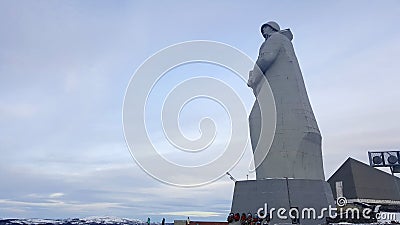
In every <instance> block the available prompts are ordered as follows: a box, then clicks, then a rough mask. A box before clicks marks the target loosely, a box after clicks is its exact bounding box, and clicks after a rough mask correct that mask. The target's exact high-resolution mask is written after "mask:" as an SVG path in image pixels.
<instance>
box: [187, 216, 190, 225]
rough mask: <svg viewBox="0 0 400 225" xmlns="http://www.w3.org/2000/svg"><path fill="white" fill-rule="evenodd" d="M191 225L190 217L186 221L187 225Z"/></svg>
mask: <svg viewBox="0 0 400 225" xmlns="http://www.w3.org/2000/svg"><path fill="white" fill-rule="evenodd" d="M189 224H190V219H189V217H188V218H187V220H186V225H189Z"/></svg>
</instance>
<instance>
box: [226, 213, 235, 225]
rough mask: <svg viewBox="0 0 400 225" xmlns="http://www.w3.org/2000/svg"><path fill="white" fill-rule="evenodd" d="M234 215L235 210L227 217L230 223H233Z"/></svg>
mask: <svg viewBox="0 0 400 225" xmlns="http://www.w3.org/2000/svg"><path fill="white" fill-rule="evenodd" d="M233 217H234V215H233V212H231V213H229V216H228V218H227V219H226V220H227V221H228V223H232V222H233Z"/></svg>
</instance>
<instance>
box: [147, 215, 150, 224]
mask: <svg viewBox="0 0 400 225" xmlns="http://www.w3.org/2000/svg"><path fill="white" fill-rule="evenodd" d="M147 225H150V217H147Z"/></svg>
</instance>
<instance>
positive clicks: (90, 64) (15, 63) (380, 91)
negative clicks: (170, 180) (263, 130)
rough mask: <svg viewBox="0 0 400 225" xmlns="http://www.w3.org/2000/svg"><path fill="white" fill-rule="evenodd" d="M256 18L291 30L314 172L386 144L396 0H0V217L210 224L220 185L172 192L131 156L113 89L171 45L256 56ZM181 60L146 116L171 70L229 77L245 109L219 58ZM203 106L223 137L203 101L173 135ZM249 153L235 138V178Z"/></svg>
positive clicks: (193, 131) (223, 204) (396, 125)
mask: <svg viewBox="0 0 400 225" xmlns="http://www.w3.org/2000/svg"><path fill="white" fill-rule="evenodd" d="M269 20H275V21H277V22H279V24H280V25H281V27H282V28H291V30H292V32H293V34H294V40H293V44H294V47H295V50H296V53H297V57H298V59H299V62H300V66H301V68H302V72H303V76H304V80H305V83H306V87H307V90H308V94H309V97H310V101H311V104H312V107H313V109H314V113H315V115H316V118H317V121H318V123H319V127H320V130H321V132H322V136H323V156H324V168H325V176H326V178H329V176H330V175H332V173H333V172H334V171H335V170H336V169H337V168H338V167H339V166H340V164H341V163H342V162H343V161H345V160H346V158H347V157H353V158H355V159H358V160H360V161H363V162H367V151H368V150H387V149H399V148H400V139H399V136H400V118H399V115H400V106H399V99H400V89H399V88H398V87H399V84H400V74H399V71H400V63H399V62H398V61H399V59H400V42H399V40H400V31H399V29H398V28H396V27H398V21H400V2H399V1H396V0H393V1H390V0H385V1H378V0H376V1H369V2H368V4H366V3H365V1H324V2H321V1H307V2H306V3H298V2H293V1H279V2H278V1H274V2H272V1H253V2H252V3H251V4H250V3H245V2H244V1H243V3H232V2H231V1H218V2H217V3H216V2H214V1H199V2H197V3H194V2H191V3H190V2H187V1H167V2H145V1H142V2H138V1H137V2H135V1H117V2H112V1H1V2H0V32H1V35H0V153H1V155H0V218H5V217H45V218H66V217H85V216H93V215H111V216H121V217H130V218H138V219H142V220H145V219H146V218H147V217H151V218H152V220H153V221H161V218H162V217H165V218H167V221H172V220H173V219H183V218H186V217H187V216H190V217H191V218H192V219H193V220H195V219H201V220H224V219H225V217H226V215H227V213H228V211H229V208H230V204H231V198H232V193H233V187H234V184H233V182H232V181H231V180H230V179H229V178H228V177H226V176H225V177H222V178H220V179H219V180H217V181H215V182H213V183H211V184H208V185H203V186H199V187H195V188H182V187H176V186H171V185H167V184H164V183H162V182H159V181H158V180H156V179H154V178H152V177H151V176H149V175H148V174H147V173H145V172H144V171H143V170H142V169H141V168H140V167H139V166H138V165H137V164H136V163H135V161H134V160H133V159H132V157H131V154H130V152H129V149H128V147H127V145H126V143H125V139H124V132H123V124H122V107H123V100H124V95H125V91H126V88H127V86H128V84H129V81H130V79H131V76H132V75H133V74H134V72H135V70H136V69H137V68H138V67H139V66H140V65H141V64H142V63H143V62H144V61H145V60H146V59H147V58H148V57H150V56H151V55H153V54H154V53H156V52H157V51H159V50H160V49H163V48H165V47H167V46H170V45H173V44H176V43H179V42H182V41H190V40H212V41H218V42H223V43H226V44H229V45H231V46H234V47H235V48H237V49H239V50H241V51H243V52H244V53H245V54H247V55H249V56H250V57H251V58H252V59H256V57H257V53H258V49H259V46H260V44H261V43H262V41H263V39H262V37H261V35H260V33H259V29H260V25H261V24H263V23H264V22H266V21H269ZM190 66H193V65H188V67H187V68H186V69H185V68H183V67H182V68H181V69H179V68H178V69H177V70H176V71H175V72H174V71H171V76H170V77H171V79H168V76H164V77H163V79H164V80H163V81H161V80H160V83H159V85H158V87H155V88H154V89H153V92H152V93H151V95H150V96H149V100H151V98H153V102H152V104H150V106H148V107H149V110H148V111H150V113H149V115H148V118H151V116H154V118H156V117H157V116H159V114H160V112H156V111H157V110H161V106H160V104H161V101H157V99H158V98H157V96H158V95H165V94H166V93H168V91H167V90H168V87H174V86H173V85H175V84H173V82H180V81H181V79H183V78H179V79H176V77H177V76H178V77H179V76H180V75H181V76H183V77H185V79H186V78H190V77H191V76H199V75H207V76H214V77H216V78H218V79H221V80H223V81H224V82H226V83H229V84H232V88H233V89H235V90H236V91H237V93H239V94H240V96H241V98H242V103H243V105H244V106H245V107H246V110H247V112H248V111H249V110H250V107H251V105H252V102H253V101H254V98H253V96H252V93H251V90H250V89H248V88H247V87H246V86H245V83H243V82H242V83H240V82H239V81H238V80H235V79H236V78H232V77H234V76H229V75H228V72H226V71H223V70H221V69H220V68H219V69H218V68H216V67H213V68H212V67H208V66H204V65H197V66H198V67H197V68H196V67H195V66H196V65H194V67H190ZM249 69H251V68H249ZM193 71H196V73H193V74H191V72H193ZM201 73H207V74H201ZM225 73H226V75H224V74H225ZM167 75H168V74H167ZM174 77H175V78H174ZM172 78H174V79H172ZM171 82H172V83H171ZM157 88H159V89H157ZM152 96H153V97H152ZM208 113H211V115H210V117H212V116H216V118H215V121H217V122H220V123H219V124H217V128H218V129H219V132H218V133H217V134H222V137H225V136H224V135H223V134H224V132H225V131H224V128H226V126H228V125H229V122H227V120H226V118H223V117H224V115H225V114H224V112H223V111H222V110H221V107H220V106H218V104H215V103H210V102H207V101H206V100H204V99H203V100H199V101H198V102H197V103H196V102H193V104H192V105H188V108H186V109H183V111H182V121H180V124H181V126H182V132H183V133H186V135H187V136H188V137H191V138H196V137H198V135H199V134H198V132H199V131H198V122H199V118H202V117H204V116H206V115H207V114H208ZM225 116H226V115H225ZM157 118H158V117H157ZM158 122H161V121H159V119H158V120H157V119H154V120H152V119H148V128H149V136H150V137H151V138H152V140H153V141H154V145H155V146H156V147H157V146H158V148H159V149H161V150H160V152H161V153H162V154H165V157H170V158H169V159H170V160H171V161H176V162H177V163H181V164H183V163H185V162H187V161H189V162H190V163H194V162H196V161H198V160H202V159H203V157H200V159H199V158H190V157H188V156H187V153H182V152H181V151H176V152H174V148H172V147H171V146H168V142H167V141H161V140H160V139H161V138H162V137H163V136H162V135H161V134H162V132H161V131H160V129H162V127H161V125H160V124H159V123H158ZM228 127H229V126H228ZM196 135H197V136H196ZM218 138H219V139H221V137H216V139H215V140H219V139H218ZM222 139H223V138H222ZM221 142H223V140H221ZM214 149H216V150H215V151H218V148H214ZM163 151H164V152H163ZM211 152H212V151H211ZM215 154H219V152H217V153H212V154H210V155H209V156H211V157H215ZM192 155H195V154H192ZM193 157H198V156H193ZM251 157H252V156H251V151H250V148H249V147H247V148H246V151H245V153H244V155H243V158H242V160H241V161H240V162H239V163H238V164H237V165H236V167H235V168H233V169H232V170H231V174H232V175H233V176H234V177H235V178H236V179H239V180H240V179H246V175H249V179H254V177H255V176H254V173H250V172H248V168H249V163H250V162H251V160H250V159H251ZM205 161H207V160H205Z"/></svg>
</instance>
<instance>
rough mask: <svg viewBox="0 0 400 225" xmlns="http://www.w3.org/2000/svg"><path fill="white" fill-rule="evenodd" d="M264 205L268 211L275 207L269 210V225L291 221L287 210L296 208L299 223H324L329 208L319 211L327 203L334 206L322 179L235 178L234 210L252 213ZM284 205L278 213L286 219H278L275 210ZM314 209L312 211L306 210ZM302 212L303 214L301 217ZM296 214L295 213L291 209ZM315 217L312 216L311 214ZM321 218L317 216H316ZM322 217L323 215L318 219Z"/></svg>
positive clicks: (310, 224)
mask: <svg viewBox="0 0 400 225" xmlns="http://www.w3.org/2000/svg"><path fill="white" fill-rule="evenodd" d="M265 203H266V204H267V207H268V209H267V210H268V211H271V209H272V208H275V211H273V212H272V214H271V216H272V218H271V222H270V224H292V219H291V218H290V217H289V210H290V209H291V208H297V209H298V211H299V216H300V224H305V225H317V224H325V223H326V222H325V221H326V219H325V218H326V216H327V215H328V211H325V212H323V213H322V214H323V215H322V216H321V210H322V209H323V208H326V209H327V210H329V205H331V206H332V208H333V207H334V206H335V203H334V199H333V195H332V190H331V188H330V186H329V184H328V183H327V182H326V181H323V180H308V179H290V178H289V179H285V178H283V179H263V180H249V181H237V182H236V183H235V190H234V194H233V201H232V208H231V212H233V213H240V214H242V213H246V215H247V213H249V212H250V213H252V214H253V215H254V213H256V212H257V210H258V209H259V208H264V205H265ZM279 208H283V209H285V210H286V212H283V213H282V212H281V213H280V215H286V216H287V217H288V218H287V219H281V218H278V209H279ZM306 208H307V209H310V208H312V209H314V210H315V213H314V212H310V214H311V216H309V210H307V209H306ZM302 213H304V215H305V216H302ZM292 215H295V212H294V211H293V212H292ZM314 216H315V217H316V219H313V217H314ZM318 217H320V218H318ZM321 217H322V218H321Z"/></svg>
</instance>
